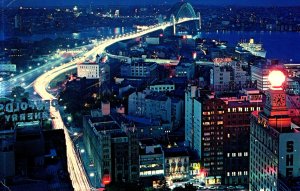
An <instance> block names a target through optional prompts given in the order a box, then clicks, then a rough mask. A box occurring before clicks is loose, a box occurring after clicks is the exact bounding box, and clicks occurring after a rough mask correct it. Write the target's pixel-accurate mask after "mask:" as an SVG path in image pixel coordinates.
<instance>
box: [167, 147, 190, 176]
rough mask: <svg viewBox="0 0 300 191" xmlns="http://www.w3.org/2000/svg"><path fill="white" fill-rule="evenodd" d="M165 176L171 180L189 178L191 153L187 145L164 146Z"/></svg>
mask: <svg viewBox="0 0 300 191" xmlns="http://www.w3.org/2000/svg"><path fill="white" fill-rule="evenodd" d="M164 156H165V159H164V165H165V177H166V179H167V180H169V181H174V180H175V181H176V180H189V178H190V153H189V152H188V149H187V148H186V147H171V148H164Z"/></svg>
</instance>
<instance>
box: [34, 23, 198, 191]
mask: <svg viewBox="0 0 300 191" xmlns="http://www.w3.org/2000/svg"><path fill="white" fill-rule="evenodd" d="M196 19H197V18H181V19H179V20H178V21H176V24H179V23H184V22H188V21H192V20H196ZM169 26H172V23H170V22H165V23H162V24H157V25H154V26H150V27H148V28H147V29H145V30H142V31H140V32H134V33H129V34H126V35H122V36H119V37H116V38H110V39H108V40H105V41H102V42H100V43H98V44H97V45H96V46H95V47H94V48H93V49H92V50H90V51H88V52H86V53H84V54H83V55H82V57H81V58H77V59H76V60H74V61H71V62H69V63H66V64H63V65H62V66H58V67H56V68H54V69H52V70H50V71H48V72H46V73H44V74H43V75H41V76H39V77H38V78H37V79H36V80H35V81H34V82H33V88H34V90H35V92H36V93H37V94H39V95H40V96H41V98H42V99H44V100H53V99H55V97H54V96H53V95H52V94H50V93H49V92H48V91H47V87H48V86H49V84H50V82H51V81H52V80H54V79H55V78H56V77H57V76H59V75H61V74H63V73H65V72H67V71H69V70H71V69H74V68H76V64H77V63H78V62H83V61H84V60H85V59H86V58H88V57H94V56H95V55H96V54H97V53H101V52H103V51H104V49H105V48H106V47H108V46H110V45H112V44H114V43H116V42H118V41H123V40H128V39H132V38H136V37H139V36H143V35H146V34H148V33H151V32H154V31H157V30H164V29H165V28H167V27H169ZM50 113H51V116H52V118H53V120H52V124H53V128H54V129H64V132H65V139H66V147H67V156H68V157H67V158H68V171H69V173H70V178H71V181H72V185H73V187H74V190H80V191H85V190H93V189H94V188H92V186H91V183H90V181H89V180H88V178H87V177H88V176H87V175H86V172H85V170H84V167H83V165H82V163H81V161H80V159H79V157H78V155H77V154H76V149H75V147H74V144H73V141H72V140H71V137H70V135H69V133H68V129H67V128H66V126H65V125H64V122H63V120H62V117H61V115H60V113H59V110H58V109H56V108H55V107H53V106H51V107H50Z"/></svg>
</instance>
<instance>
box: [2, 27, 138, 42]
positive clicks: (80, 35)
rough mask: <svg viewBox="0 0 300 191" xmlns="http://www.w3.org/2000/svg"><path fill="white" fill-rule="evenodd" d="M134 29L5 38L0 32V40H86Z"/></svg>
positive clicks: (118, 28) (93, 30)
mask: <svg viewBox="0 0 300 191" xmlns="http://www.w3.org/2000/svg"><path fill="white" fill-rule="evenodd" d="M133 30H134V29H133V28H131V27H116V28H110V27H91V28H87V29H83V30H81V31H76V32H57V33H43V34H34V35H28V36H5V35H4V34H3V32H0V40H3V39H8V38H13V37H17V38H19V39H21V40H22V41H39V40H42V39H44V38H51V39H56V38H72V39H87V38H102V37H108V36H113V35H120V34H124V33H127V32H131V31H133Z"/></svg>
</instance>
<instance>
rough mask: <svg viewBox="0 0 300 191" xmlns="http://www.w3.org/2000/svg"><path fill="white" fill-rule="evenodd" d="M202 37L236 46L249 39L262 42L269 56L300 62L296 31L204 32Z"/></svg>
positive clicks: (299, 39)
mask: <svg viewBox="0 0 300 191" xmlns="http://www.w3.org/2000/svg"><path fill="white" fill-rule="evenodd" d="M199 35H200V36H201V37H202V38H212V39H215V40H222V41H227V42H228V44H229V45H232V46H235V45H236V44H237V43H238V42H241V41H249V39H250V38H254V40H255V42H258V43H262V44H263V47H264V49H265V50H266V51H267V58H276V59H280V60H282V61H283V62H293V63H300V54H299V50H300V33H296V32H235V31H225V32H220V31H217V32H202V33H200V34H199Z"/></svg>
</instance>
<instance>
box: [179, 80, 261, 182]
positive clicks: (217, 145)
mask: <svg viewBox="0 0 300 191" xmlns="http://www.w3.org/2000/svg"><path fill="white" fill-rule="evenodd" d="M200 93H201V96H200ZM262 104H263V102H262V94H261V93H260V92H259V90H256V89H243V91H241V92H240V94H239V95H238V96H232V97H229V96H221V95H220V96H219V98H215V95H213V94H206V95H205V94H204V92H199V91H198V90H197V87H196V86H188V88H187V91H186V93H185V140H186V144H187V145H188V146H189V147H190V148H192V149H193V150H194V151H196V152H197V154H198V155H199V156H200V158H201V161H202V167H203V169H202V170H203V171H204V172H205V173H206V174H207V177H206V183H207V184H219V183H223V184H231V185H234V184H236V185H237V184H239V185H240V184H243V185H247V184H248V182H249V180H248V173H249V128H250V127H249V126H250V125H249V124H250V121H249V118H250V115H251V112H253V111H257V110H261V108H262Z"/></svg>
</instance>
